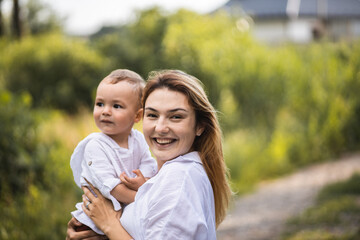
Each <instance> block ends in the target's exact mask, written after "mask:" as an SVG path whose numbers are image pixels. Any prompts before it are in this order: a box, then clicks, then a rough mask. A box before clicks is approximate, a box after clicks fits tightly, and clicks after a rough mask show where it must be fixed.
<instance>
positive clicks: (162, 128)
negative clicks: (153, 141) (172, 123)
mask: <svg viewBox="0 0 360 240" xmlns="http://www.w3.org/2000/svg"><path fill="white" fill-rule="evenodd" d="M155 131H157V132H159V133H167V132H168V131H169V126H168V123H167V121H166V119H164V118H159V120H158V121H157V122H156V126H155Z"/></svg>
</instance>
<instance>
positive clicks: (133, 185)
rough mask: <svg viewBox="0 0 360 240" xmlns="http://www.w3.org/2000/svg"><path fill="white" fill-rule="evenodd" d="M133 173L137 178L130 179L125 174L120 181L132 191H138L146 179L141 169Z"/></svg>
mask: <svg viewBox="0 0 360 240" xmlns="http://www.w3.org/2000/svg"><path fill="white" fill-rule="evenodd" d="M133 173H135V174H136V177H135V178H130V177H128V176H127V175H126V173H125V172H123V173H121V174H120V180H121V182H122V183H124V184H125V186H127V187H128V188H130V189H131V190H135V191H137V190H138V189H139V187H141V185H143V184H144V183H145V182H146V179H145V177H144V176H143V175H142V173H141V171H140V170H139V169H136V170H133Z"/></svg>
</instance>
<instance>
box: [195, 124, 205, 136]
mask: <svg viewBox="0 0 360 240" xmlns="http://www.w3.org/2000/svg"><path fill="white" fill-rule="evenodd" d="M204 129H205V127H203V126H201V125H199V126H197V127H196V130H195V134H196V136H198V137H200V136H201V134H202V133H203V132H204Z"/></svg>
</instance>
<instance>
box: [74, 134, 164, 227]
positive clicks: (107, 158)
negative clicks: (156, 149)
mask: <svg viewBox="0 0 360 240" xmlns="http://www.w3.org/2000/svg"><path fill="white" fill-rule="evenodd" d="M70 166H71V169H72V171H73V175H74V180H75V183H76V184H77V185H78V186H79V187H81V186H87V185H88V184H87V183H86V181H85V179H86V180H87V181H89V182H90V183H91V184H92V185H93V186H94V187H96V188H97V189H98V190H99V191H100V192H101V194H102V195H103V196H104V197H106V198H108V199H110V200H111V201H112V203H113V206H114V209H115V210H116V211H118V210H120V209H121V206H120V203H119V202H118V201H117V200H116V199H115V197H113V196H112V195H111V194H110V192H111V191H112V190H113V189H114V187H115V186H117V185H118V184H120V183H121V180H120V178H119V177H120V174H121V173H122V172H125V173H126V174H127V175H128V176H130V177H136V175H135V174H134V173H133V172H132V170H135V169H140V170H141V172H142V174H143V175H144V177H147V178H151V177H153V176H154V175H155V174H156V172H157V164H156V161H155V160H154V159H153V158H152V157H151V154H150V151H149V147H148V145H147V143H146V141H145V138H144V136H143V134H142V133H140V132H139V131H137V130H134V129H132V130H131V133H130V135H129V137H128V149H126V148H122V147H120V146H119V145H118V144H117V143H116V142H115V141H114V140H113V139H112V138H111V137H109V136H107V135H106V134H103V133H92V134H90V135H89V136H87V137H86V138H85V139H83V140H82V141H81V142H80V143H79V144H78V145H77V147H76V148H75V150H74V153H73V154H72V156H71V160H70ZM81 205H82V202H80V203H78V204H76V208H77V210H76V211H73V212H72V215H73V216H74V217H75V218H76V219H77V220H78V221H80V222H82V223H83V224H85V225H87V226H89V227H90V228H92V229H93V230H94V231H95V232H97V233H99V234H103V233H102V232H101V231H100V229H98V228H97V227H96V226H95V224H94V223H93V222H92V221H91V219H90V218H89V217H88V216H87V215H86V214H85V213H84V212H83V210H82V208H81Z"/></svg>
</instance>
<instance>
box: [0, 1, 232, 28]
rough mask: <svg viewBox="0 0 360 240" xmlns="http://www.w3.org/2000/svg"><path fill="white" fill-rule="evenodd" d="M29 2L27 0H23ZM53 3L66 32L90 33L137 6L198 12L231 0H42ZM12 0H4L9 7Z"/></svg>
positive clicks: (131, 14)
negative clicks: (62, 19)
mask: <svg viewBox="0 0 360 240" xmlns="http://www.w3.org/2000/svg"><path fill="white" fill-rule="evenodd" d="M20 1H21V2H26V1H27V0H20ZM40 1H41V2H43V3H46V4H47V5H49V6H50V7H51V8H52V9H53V10H54V11H55V12H56V13H57V15H58V16H60V17H64V18H65V22H64V24H65V32H66V33H68V34H72V35H87V34H91V33H94V32H96V31H98V30H99V29H100V28H101V26H103V25H115V24H121V23H126V22H127V21H129V20H131V19H132V18H133V17H134V13H135V10H144V9H146V8H150V7H152V6H155V5H157V6H160V7H161V8H163V9H165V10H167V11H169V12H170V13H171V12H175V11H176V10H178V9H179V8H186V9H189V10H192V11H195V12H198V13H208V12H211V11H212V10H214V9H216V8H218V7H220V6H222V5H223V4H225V3H226V2H228V1H229V0H40ZM10 2H12V1H10V0H5V1H3V3H4V5H7V6H5V7H7V8H8V9H10V8H11V6H10V5H9V4H10Z"/></svg>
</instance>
